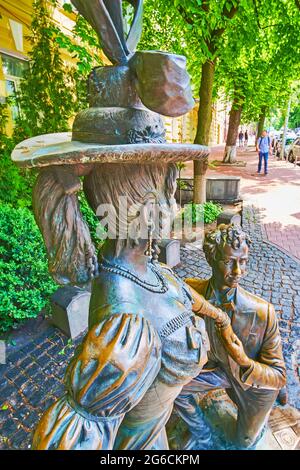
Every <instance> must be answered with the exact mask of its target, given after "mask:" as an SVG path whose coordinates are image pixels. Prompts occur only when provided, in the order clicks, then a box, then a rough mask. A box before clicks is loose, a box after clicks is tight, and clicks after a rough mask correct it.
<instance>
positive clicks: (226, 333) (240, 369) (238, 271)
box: [175, 225, 286, 449]
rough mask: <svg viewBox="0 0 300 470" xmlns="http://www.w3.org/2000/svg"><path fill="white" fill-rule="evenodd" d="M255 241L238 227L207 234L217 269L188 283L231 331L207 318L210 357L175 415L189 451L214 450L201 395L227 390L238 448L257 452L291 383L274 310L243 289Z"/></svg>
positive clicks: (209, 258) (210, 261) (207, 251)
mask: <svg viewBox="0 0 300 470" xmlns="http://www.w3.org/2000/svg"><path fill="white" fill-rule="evenodd" d="M250 243H251V242H250V239H249V237H248V235H247V234H246V233H244V232H243V231H242V229H241V227H239V226H233V225H220V226H219V227H217V229H215V230H213V231H210V232H209V233H207V234H206V236H205V240H204V245H203V250H204V253H205V257H206V260H207V262H208V264H209V265H210V266H211V268H212V277H211V278H210V279H208V280H202V279H187V280H186V282H187V284H189V285H190V286H191V287H192V292H193V297H194V300H195V304H194V308H193V310H194V311H195V310H196V309H197V294H196V293H195V291H196V292H197V293H198V294H201V295H202V296H204V298H205V299H206V300H209V302H211V303H212V304H214V305H215V306H218V307H220V308H221V309H222V310H225V311H226V312H227V313H228V315H229V317H230V319H231V325H229V328H227V329H225V330H223V331H221V330H218V329H216V327H215V323H214V322H213V321H212V320H211V319H210V318H205V324H206V328H207V333H208V337H209V340H210V351H209V353H208V362H207V364H206V365H205V367H204V369H203V370H202V372H201V373H200V374H199V375H198V377H196V378H195V379H193V380H192V381H191V382H190V383H189V384H188V385H186V386H184V387H183V390H182V392H181V394H180V396H179V397H178V398H177V400H176V402H175V409H176V411H177V413H178V414H179V416H180V417H181V418H182V419H183V420H184V421H185V423H186V424H187V425H188V428H189V431H190V439H189V441H188V442H187V443H186V444H185V448H186V449H205V448H209V446H210V445H211V440H210V431H209V427H208V426H207V424H206V423H205V419H204V417H203V414H202V411H201V409H200V407H199V405H198V404H197V401H196V394H197V393H198V392H207V391H209V390H213V389H217V388H222V389H225V390H226V392H227V394H228V396H229V397H230V398H231V400H232V401H233V402H234V403H235V405H236V406H237V410H238V418H237V423H236V429H235V445H236V446H237V447H238V448H255V446H256V444H257V443H258V441H259V440H260V438H261V437H262V435H263V431H264V428H265V424H266V421H267V418H268V416H269V413H270V411H271V408H272V405H273V404H274V402H275V400H276V398H277V395H278V393H279V390H280V389H281V388H282V387H283V386H284V384H285V380H286V373H285V365H284V361H283V357H282V348H281V338H280V333H279V329H278V324H277V319H276V314H275V311H274V307H273V305H272V304H270V303H268V302H267V301H265V300H263V299H260V298H259V297H257V296H255V295H253V294H251V293H250V292H247V291H246V290H244V289H243V288H242V287H240V286H239V282H240V280H241V278H242V277H243V276H244V275H245V273H246V266H247V261H248V252H249V246H250Z"/></svg>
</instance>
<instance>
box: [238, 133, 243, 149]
mask: <svg viewBox="0 0 300 470" xmlns="http://www.w3.org/2000/svg"><path fill="white" fill-rule="evenodd" d="M243 142H244V133H243V131H242V130H240V133H239V143H240V144H239V145H240V147H243Z"/></svg>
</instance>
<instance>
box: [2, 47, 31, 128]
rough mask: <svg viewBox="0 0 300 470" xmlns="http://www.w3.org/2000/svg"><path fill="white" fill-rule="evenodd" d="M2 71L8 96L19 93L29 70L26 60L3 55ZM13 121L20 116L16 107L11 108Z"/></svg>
mask: <svg viewBox="0 0 300 470" xmlns="http://www.w3.org/2000/svg"><path fill="white" fill-rule="evenodd" d="M1 59H2V69H3V73H4V77H5V89H6V96H11V95H14V94H15V93H16V91H18V88H19V86H20V81H21V80H22V78H23V77H24V74H25V72H26V70H27V68H28V62H27V61H26V60H22V59H18V58H17V57H13V56H10V55H7V54H2V53H1ZM10 109H11V115H12V119H13V121H15V120H16V118H17V117H18V115H19V108H18V106H16V105H12V106H11V107H10Z"/></svg>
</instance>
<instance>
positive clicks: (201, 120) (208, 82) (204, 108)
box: [193, 61, 215, 204]
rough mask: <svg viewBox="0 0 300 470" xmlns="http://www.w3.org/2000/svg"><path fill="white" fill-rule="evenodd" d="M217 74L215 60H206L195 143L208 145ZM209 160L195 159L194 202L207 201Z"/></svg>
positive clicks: (202, 77) (203, 69) (203, 66)
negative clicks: (206, 177)
mask: <svg viewBox="0 0 300 470" xmlns="http://www.w3.org/2000/svg"><path fill="white" fill-rule="evenodd" d="M214 75H215V62H212V61H206V62H205V63H204V64H203V65H202V76H201V84H200V93H199V94H200V103H199V111H198V126H197V134H196V138H195V142H194V143H195V144H201V145H208V144H209V135H210V126H211V121H212V101H213V100H212V93H213V83H214ZM207 165H208V162H207V161H204V162H202V161H194V196H193V202H194V203H195V204H201V203H204V202H205V201H206V184H205V173H206V170H207Z"/></svg>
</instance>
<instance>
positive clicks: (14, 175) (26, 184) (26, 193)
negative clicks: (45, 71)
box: [0, 100, 35, 207]
mask: <svg viewBox="0 0 300 470" xmlns="http://www.w3.org/2000/svg"><path fill="white" fill-rule="evenodd" d="M7 105H8V100H7V101H6V103H3V104H1V106H0V123H1V124H2V130H1V128H0V204H1V203H8V204H13V205H14V206H18V207H26V206H31V187H32V184H33V181H34V178H35V174H34V172H30V171H28V170H19V169H18V168H17V167H16V165H15V164H14V163H13V162H12V160H11V152H12V150H13V148H14V146H15V141H14V139H11V138H9V137H7V136H6V135H5V124H6V121H7V117H8V108H7Z"/></svg>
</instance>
